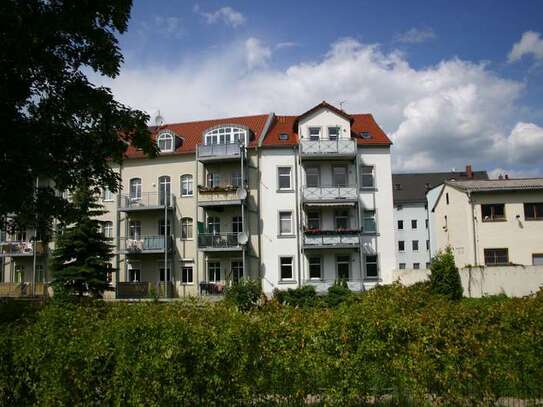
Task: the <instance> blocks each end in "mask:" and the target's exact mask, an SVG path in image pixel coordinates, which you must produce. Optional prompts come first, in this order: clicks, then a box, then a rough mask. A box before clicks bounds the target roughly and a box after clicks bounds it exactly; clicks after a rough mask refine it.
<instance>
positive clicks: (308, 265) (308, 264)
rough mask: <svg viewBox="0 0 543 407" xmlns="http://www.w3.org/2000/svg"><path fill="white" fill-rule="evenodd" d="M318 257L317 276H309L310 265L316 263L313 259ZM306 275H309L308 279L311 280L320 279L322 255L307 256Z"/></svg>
mask: <svg viewBox="0 0 543 407" xmlns="http://www.w3.org/2000/svg"><path fill="white" fill-rule="evenodd" d="M317 259H318V265H319V276H318V277H311V266H312V265H313V266H314V265H316V264H317V262H315V260H317ZM307 276H308V277H309V280H311V281H318V280H322V257H321V256H309V257H308V259H307Z"/></svg>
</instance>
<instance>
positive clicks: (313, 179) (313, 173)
mask: <svg viewBox="0 0 543 407" xmlns="http://www.w3.org/2000/svg"><path fill="white" fill-rule="evenodd" d="M305 178H306V179H305V183H306V184H307V186H308V187H318V186H320V171H319V169H318V168H317V167H309V168H306V169H305Z"/></svg>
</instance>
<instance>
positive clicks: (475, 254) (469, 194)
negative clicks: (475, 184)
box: [468, 191, 479, 266]
mask: <svg viewBox="0 0 543 407" xmlns="http://www.w3.org/2000/svg"><path fill="white" fill-rule="evenodd" d="M468 199H469V203H470V206H471V225H472V227H473V262H474V266H477V265H478V263H479V260H478V256H477V235H476V233H477V230H476V228H475V208H474V206H473V200H472V199H471V191H468Z"/></svg>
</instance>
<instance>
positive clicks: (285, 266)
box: [279, 257, 294, 280]
mask: <svg viewBox="0 0 543 407" xmlns="http://www.w3.org/2000/svg"><path fill="white" fill-rule="evenodd" d="M279 266H280V268H281V271H280V272H281V280H293V279H294V271H293V258H292V257H281V258H280V259H279Z"/></svg>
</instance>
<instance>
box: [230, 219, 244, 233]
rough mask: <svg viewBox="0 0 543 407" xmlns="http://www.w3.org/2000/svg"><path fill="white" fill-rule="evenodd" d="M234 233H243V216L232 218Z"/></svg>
mask: <svg viewBox="0 0 543 407" xmlns="http://www.w3.org/2000/svg"><path fill="white" fill-rule="evenodd" d="M232 232H233V233H241V232H243V221H242V218H241V216H232Z"/></svg>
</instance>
